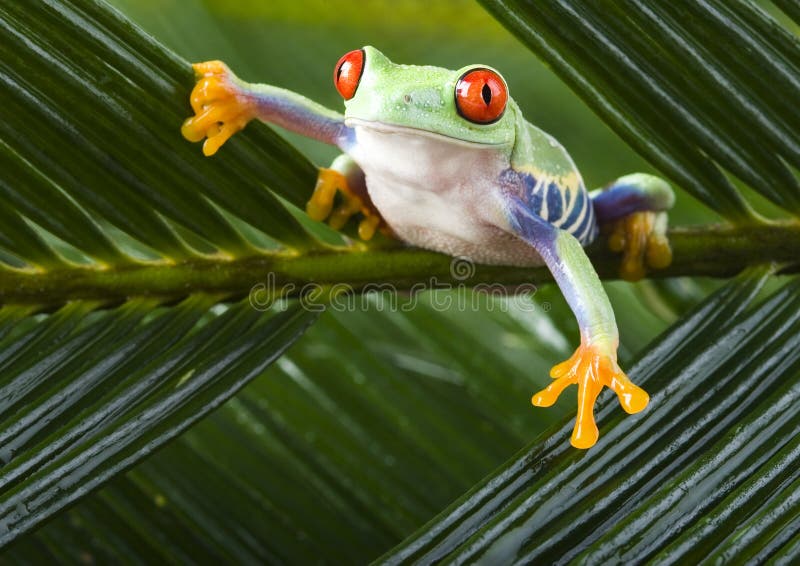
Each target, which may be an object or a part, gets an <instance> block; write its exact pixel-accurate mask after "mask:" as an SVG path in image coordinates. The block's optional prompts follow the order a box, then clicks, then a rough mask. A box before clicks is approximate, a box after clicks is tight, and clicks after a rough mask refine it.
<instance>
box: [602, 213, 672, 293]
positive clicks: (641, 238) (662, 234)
mask: <svg viewBox="0 0 800 566" xmlns="http://www.w3.org/2000/svg"><path fill="white" fill-rule="evenodd" d="M666 231H667V215H666V213H664V212H651V211H643V212H634V213H633V214H629V215H628V216H626V217H624V218H621V219H620V220H617V221H616V222H614V223H613V224H612V226H611V234H610V235H609V237H608V247H609V248H610V249H611V250H612V251H615V252H623V256H622V266H621V268H620V276H621V277H622V278H623V279H625V280H627V281H638V280H639V279H641V278H643V277H644V275H645V273H646V272H647V268H648V267H649V268H651V269H664V268H665V267H667V266H668V265H669V264H670V263H672V249H671V248H670V246H669V241H668V240H667V236H666Z"/></svg>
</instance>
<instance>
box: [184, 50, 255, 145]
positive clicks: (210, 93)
mask: <svg viewBox="0 0 800 566" xmlns="http://www.w3.org/2000/svg"><path fill="white" fill-rule="evenodd" d="M192 68H193V69H194V72H195V76H196V77H197V84H196V85H195V86H194V89H192V94H191V104H192V110H194V113H195V116H193V117H191V118H187V119H186V121H184V123H183V126H182V127H181V133H182V134H183V137H185V138H186V139H187V140H189V141H192V142H198V141H201V140H202V139H203V138H208V139H206V141H205V143H204V144H203V153H204V154H205V155H207V156H208V155H214V154H215V153H216V152H217V150H218V149H219V148H220V147H221V146H222V144H224V143H225V142H226V141H228V139H230V137H231V136H232V135H233V134H235V133H236V132H238V131H239V130H241V129H243V128H244V127H245V126H246V125H247V123H248V122H249V121H250V120H252V119H253V118H255V116H256V104H255V102H254V101H253V99H252V98H250V97H248V96H247V94H246V93H245V92H244V90H243V89H242V88H241V87H240V86H239V85H237V84H236V83H237V79H236V77H235V75H234V74H233V72H231V70H230V69H229V68H228V67H227V65H225V63H223V62H222V61H206V62H205V63H196V64H194V65H192Z"/></svg>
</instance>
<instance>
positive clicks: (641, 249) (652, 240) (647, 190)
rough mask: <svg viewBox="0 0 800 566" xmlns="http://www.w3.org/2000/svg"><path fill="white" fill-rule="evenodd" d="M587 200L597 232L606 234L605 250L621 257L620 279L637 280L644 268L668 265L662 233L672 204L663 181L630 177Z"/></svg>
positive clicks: (669, 253) (669, 259)
mask: <svg viewBox="0 0 800 566" xmlns="http://www.w3.org/2000/svg"><path fill="white" fill-rule="evenodd" d="M590 196H591V197H592V203H593V204H594V210H595V213H596V215H597V218H598V220H599V222H600V226H601V229H602V230H603V231H605V232H607V233H608V234H609V237H608V244H609V247H610V248H611V249H612V250H613V251H616V252H623V254H624V255H623V259H622V266H621V268H620V275H621V276H622V278H623V279H627V280H629V281H636V280H639V279H641V278H642V277H644V275H645V272H646V268H647V267H649V268H651V269H663V268H665V267H667V266H668V265H669V264H670V263H671V262H672V250H671V249H670V246H669V241H668V240H667V236H666V232H667V210H669V209H670V208H671V207H672V205H673V203H674V202H675V194H674V193H673V192H672V188H671V187H670V186H669V184H668V183H667V182H666V181H664V180H663V179H661V178H659V177H655V176H653V175H647V174H644V173H634V174H632V175H626V176H625V177H620V178H619V179H617V180H616V181H614V182H613V183H612V184H611V185H609V186H608V187H606V188H604V189H598V190H596V191H592V193H591V195H590Z"/></svg>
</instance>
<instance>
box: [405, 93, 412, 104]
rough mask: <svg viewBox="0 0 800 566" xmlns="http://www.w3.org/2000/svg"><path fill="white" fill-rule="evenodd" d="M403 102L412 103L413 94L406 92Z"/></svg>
mask: <svg viewBox="0 0 800 566" xmlns="http://www.w3.org/2000/svg"><path fill="white" fill-rule="evenodd" d="M403 102H405V103H406V104H411V95H410V94H406V95H405V96H403Z"/></svg>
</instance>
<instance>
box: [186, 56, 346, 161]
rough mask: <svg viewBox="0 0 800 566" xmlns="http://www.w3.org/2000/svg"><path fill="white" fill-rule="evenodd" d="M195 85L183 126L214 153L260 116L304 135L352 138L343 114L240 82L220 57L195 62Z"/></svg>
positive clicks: (335, 140) (333, 140) (338, 141)
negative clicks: (190, 110)
mask: <svg viewBox="0 0 800 566" xmlns="http://www.w3.org/2000/svg"><path fill="white" fill-rule="evenodd" d="M192 68H193V69H194V71H195V75H196V77H197V84H196V85H195V87H194V89H193V90H192V94H191V104H192V110H194V113H195V115H194V116H193V117H191V118H188V119H187V120H186V121H185V122H184V123H183V127H182V128H181V132H182V133H183V136H184V137H185V138H186V139H188V140H189V141H201V140H202V139H203V138H207V139H206V141H205V143H204V144H203V153H204V154H206V155H213V154H215V153H216V152H217V150H218V149H219V148H220V147H221V146H222V144H224V143H225V142H226V141H228V139H230V137H231V136H232V135H233V134H235V133H236V132H238V131H239V130H241V129H243V128H244V127H245V126H246V125H247V123H248V122H250V120H252V119H253V118H258V119H260V120H262V121H264V122H269V123H272V124H276V125H278V126H281V127H282V128H285V129H287V130H290V131H292V132H297V133H299V134H301V135H304V136H306V137H310V138H314V139H317V140H319V141H322V142H325V143H328V144H331V145H338V146H340V147H342V146H343V145H345V144H346V142H347V140H348V139H349V138H350V136H352V131H351V130H350V128H348V127H347V126H345V124H344V116H342V115H341V114H339V113H337V112H334V111H332V110H329V109H327V108H325V107H324V106H322V105H321V104H317V103H316V102H314V101H312V100H309V99H308V98H306V97H304V96H301V95H299V94H296V93H294V92H291V91H289V90H286V89H282V88H278V87H274V86H271V85H264V84H250V83H246V82H244V81H242V80H241V79H239V78H238V77H237V76H236V75H234V74H233V72H232V71H231V70H230V69H229V68H228V67H227V65H225V63H223V62H222V61H206V62H205V63H197V64H195V65H192Z"/></svg>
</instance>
